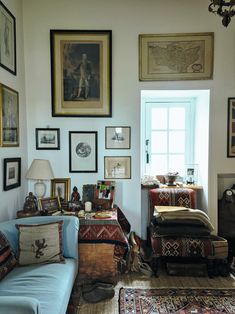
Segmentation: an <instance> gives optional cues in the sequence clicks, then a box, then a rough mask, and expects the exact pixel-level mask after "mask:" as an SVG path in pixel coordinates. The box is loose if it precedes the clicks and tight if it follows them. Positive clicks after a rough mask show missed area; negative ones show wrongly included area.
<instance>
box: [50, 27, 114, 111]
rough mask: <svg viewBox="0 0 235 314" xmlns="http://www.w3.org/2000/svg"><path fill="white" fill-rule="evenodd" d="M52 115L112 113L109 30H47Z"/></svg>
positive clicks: (110, 37)
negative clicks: (49, 44) (49, 51)
mask: <svg viewBox="0 0 235 314" xmlns="http://www.w3.org/2000/svg"><path fill="white" fill-rule="evenodd" d="M50 42H51V83H52V86H51V90H52V116H54V117H111V116H112V82H111V61H112V51H111V50H112V31H111V30H107V31H106V30H105V31H102V30H100V31H99V30H95V31H88V30H51V31H50Z"/></svg>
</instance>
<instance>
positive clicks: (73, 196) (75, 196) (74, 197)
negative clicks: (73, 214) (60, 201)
mask: <svg viewBox="0 0 235 314" xmlns="http://www.w3.org/2000/svg"><path fill="white" fill-rule="evenodd" d="M79 201H80V194H79V192H78V188H77V187H76V186H74V187H73V192H72V194H71V199H70V202H71V203H79Z"/></svg>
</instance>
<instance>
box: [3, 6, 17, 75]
mask: <svg viewBox="0 0 235 314" xmlns="http://www.w3.org/2000/svg"><path fill="white" fill-rule="evenodd" d="M0 66H1V67H3V68H4V69H5V70H7V71H9V72H11V73H12V74H14V75H16V19H15V17H14V15H13V14H12V13H11V12H10V11H9V10H8V9H7V7H6V6H5V5H4V4H3V3H2V1H0Z"/></svg>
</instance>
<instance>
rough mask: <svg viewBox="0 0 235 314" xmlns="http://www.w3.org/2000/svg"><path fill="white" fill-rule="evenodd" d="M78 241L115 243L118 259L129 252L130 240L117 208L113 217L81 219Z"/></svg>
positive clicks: (115, 252) (115, 253)
mask: <svg viewBox="0 0 235 314" xmlns="http://www.w3.org/2000/svg"><path fill="white" fill-rule="evenodd" d="M123 215H124V214H123ZM78 242H80V243H110V244H115V248H114V255H115V257H116V259H117V260H121V259H126V256H127V254H128V252H129V242H128V239H127V237H126V236H125V234H124V231H123V229H122V228H121V226H120V223H119V221H118V213H117V209H114V210H113V212H112V217H111V218H99V219H95V218H91V219H87V220H86V219H80V230H79V237H78Z"/></svg>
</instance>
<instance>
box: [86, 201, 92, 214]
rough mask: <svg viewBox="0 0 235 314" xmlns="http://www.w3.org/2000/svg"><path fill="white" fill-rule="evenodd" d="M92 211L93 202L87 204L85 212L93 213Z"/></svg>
mask: <svg viewBox="0 0 235 314" xmlns="http://www.w3.org/2000/svg"><path fill="white" fill-rule="evenodd" d="M91 211H92V202H89V201H87V202H86V203H85V212H91Z"/></svg>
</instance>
